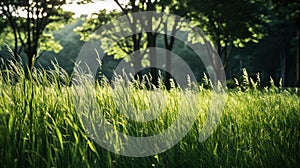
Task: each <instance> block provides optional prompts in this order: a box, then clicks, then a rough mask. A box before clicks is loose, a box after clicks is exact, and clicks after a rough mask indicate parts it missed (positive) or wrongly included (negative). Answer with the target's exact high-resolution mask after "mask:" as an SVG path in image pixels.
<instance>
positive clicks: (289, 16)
mask: <svg viewBox="0 0 300 168" xmlns="http://www.w3.org/2000/svg"><path fill="white" fill-rule="evenodd" d="M78 2H80V3H90V1H78ZM114 2H115V3H116V4H118V6H119V7H120V10H119V11H105V10H102V11H99V12H98V13H94V14H93V15H92V16H82V17H80V18H77V19H74V18H72V13H70V12H66V11H63V10H62V8H61V6H62V5H63V4H65V3H67V2H65V1H43V2H35V1H29V0H28V1H24V2H19V3H16V2H15V1H13V0H10V1H1V2H0V3H1V8H0V12H1V17H0V22H1V27H0V36H1V38H0V42H1V43H2V44H3V43H6V44H8V45H9V46H10V47H11V48H12V52H13V55H12V56H8V54H7V53H6V52H5V46H4V45H2V52H1V54H0V55H1V57H2V58H4V60H6V61H5V62H6V63H7V62H8V61H7V60H9V59H12V60H18V56H20V57H21V58H22V60H23V64H25V65H28V66H29V69H31V68H32V67H33V66H35V67H43V68H46V69H49V68H50V69H51V67H53V66H52V62H57V63H58V64H59V65H60V66H61V67H63V68H64V69H66V70H67V72H68V73H69V74H71V73H72V69H73V66H74V62H75V60H76V57H77V55H78V53H79V51H80V48H81V46H82V45H83V44H84V42H85V41H87V40H89V39H90V34H91V33H93V32H94V31H95V30H96V29H97V28H98V27H100V26H102V25H104V24H106V23H107V22H109V21H110V20H112V19H113V18H116V17H118V16H121V15H123V14H127V13H133V12H141V11H157V12H169V13H175V14H176V15H179V16H182V17H185V18H186V19H188V20H191V21H192V23H193V24H195V25H197V26H198V27H200V28H201V29H202V30H203V31H204V33H205V34H206V35H207V36H208V37H209V38H210V39H211V40H212V42H213V43H214V46H215V48H216V49H217V51H218V54H219V55H220V57H221V60H222V62H223V65H224V69H225V72H226V75H227V79H233V78H236V77H239V76H240V75H241V74H242V69H243V68H247V69H248V71H249V72H250V74H251V75H252V76H255V75H256V73H257V72H260V75H261V79H262V81H263V83H265V84H268V81H269V79H270V77H272V78H273V79H274V80H275V81H276V82H277V83H278V82H279V81H280V79H281V80H282V82H283V85H285V86H296V85H299V42H298V39H299V25H300V24H299V9H300V5H299V3H298V2H297V1H293V0H292V1H271V0H254V1H247V0H239V1H233V0H226V1H222V2H219V1H209V2H204V1H192V0H184V1H176V0H167V1H159V0H155V1H138V0H131V1H129V2H128V4H123V1H118V0H114ZM20 10H25V12H24V13H27V15H24V13H23V14H22V13H20V12H19V11H20ZM35 11H39V13H38V12H35ZM173 30H174V33H176V28H175V27H174V29H173ZM139 39H141V40H139ZM122 42H123V43H124V44H125V43H129V44H130V43H132V45H129V46H128V45H122V46H115V47H112V48H110V49H109V50H107V55H106V56H105V57H104V58H105V59H104V64H103V65H102V66H103V67H102V73H103V74H104V75H105V76H106V77H107V78H111V76H112V72H113V69H114V67H116V65H117V64H118V62H120V59H124V58H125V59H126V60H129V61H132V62H136V63H134V66H135V67H140V66H144V65H143V63H142V62H143V60H148V64H150V66H151V65H152V64H153V65H154V64H155V62H153V61H155V60H156V59H155V57H158V55H155V54H152V55H153V56H150V57H149V58H144V57H141V58H138V60H139V61H138V62H137V61H134V60H132V59H128V58H126V57H128V53H130V52H132V51H135V50H137V49H143V47H144V46H146V47H155V46H159V47H163V48H166V49H168V50H170V51H172V52H174V53H176V54H177V55H179V56H180V57H181V58H183V59H184V60H185V61H186V62H187V64H188V65H189V66H190V67H191V69H192V70H193V72H194V74H195V75H196V77H197V79H198V80H199V81H200V80H201V79H202V77H203V73H207V72H206V71H207V70H206V69H205V67H204V66H202V63H201V60H199V58H198V57H197V56H196V55H195V53H193V51H192V50H191V49H190V48H188V47H186V46H185V45H184V44H183V43H181V42H180V41H178V40H177V39H176V38H174V37H172V36H165V35H159V34H157V33H152V34H151V33H145V34H144V35H141V34H139V35H137V36H133V37H130V38H128V39H124V40H122ZM124 51H129V52H127V53H126V52H124ZM134 59H137V58H134ZM166 66H167V69H172V68H174V67H171V64H170V65H166Z"/></svg>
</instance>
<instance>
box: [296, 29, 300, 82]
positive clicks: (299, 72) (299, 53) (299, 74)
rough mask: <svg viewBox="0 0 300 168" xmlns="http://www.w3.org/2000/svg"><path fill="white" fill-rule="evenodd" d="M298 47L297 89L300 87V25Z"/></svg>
mask: <svg viewBox="0 0 300 168" xmlns="http://www.w3.org/2000/svg"><path fill="white" fill-rule="evenodd" d="M297 38H298V45H297V56H296V87H300V27H299V25H298V31H297Z"/></svg>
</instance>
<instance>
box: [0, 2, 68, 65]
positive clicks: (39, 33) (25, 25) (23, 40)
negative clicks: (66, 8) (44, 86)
mask: <svg viewBox="0 0 300 168" xmlns="http://www.w3.org/2000/svg"><path fill="white" fill-rule="evenodd" d="M63 4H66V1H65V0H22V1H19V0H1V1H0V6H1V7H0V13H1V14H2V15H3V16H4V19H5V20H6V22H7V23H8V25H9V27H10V28H11V29H12V32H13V36H14V47H13V48H14V49H13V52H14V56H15V57H17V55H19V54H20V53H21V52H22V51H24V52H25V53H26V55H27V57H28V67H29V69H31V68H32V66H33V64H34V59H35V58H36V57H37V56H38V51H39V48H40V46H41V43H43V44H44V45H45V44H47V42H48V41H49V39H50V40H51V39H52V40H53V38H52V36H51V34H49V33H47V32H49V31H50V30H51V29H53V28H54V27H51V26H50V23H57V22H59V21H68V20H70V19H71V18H72V15H73V14H72V13H70V12H63V10H62V9H61V6H62V5H63ZM53 44H54V43H53ZM53 46H54V47H56V48H53ZM47 47H50V48H51V47H52V49H53V50H55V49H56V50H57V47H59V45H52V46H51V45H50V46H47ZM58 50H59V49H58Z"/></svg>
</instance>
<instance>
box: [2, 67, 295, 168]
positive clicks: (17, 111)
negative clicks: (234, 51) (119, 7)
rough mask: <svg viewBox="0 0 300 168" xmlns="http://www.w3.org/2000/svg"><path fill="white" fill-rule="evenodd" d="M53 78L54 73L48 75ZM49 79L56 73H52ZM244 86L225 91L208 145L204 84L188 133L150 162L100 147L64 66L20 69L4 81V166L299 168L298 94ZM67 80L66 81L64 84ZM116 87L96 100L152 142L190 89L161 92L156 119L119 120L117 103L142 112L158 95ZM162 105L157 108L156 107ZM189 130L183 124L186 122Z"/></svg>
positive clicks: (119, 124) (122, 125) (102, 89)
mask: <svg viewBox="0 0 300 168" xmlns="http://www.w3.org/2000/svg"><path fill="white" fill-rule="evenodd" d="M47 74H48V75H47ZM49 74H50V75H49ZM244 75H245V76H244V79H245V80H244V82H242V83H240V84H237V87H236V88H235V89H229V90H226V94H227V97H226V102H225V106H224V111H223V115H222V118H221V120H220V123H219V125H218V126H217V128H216V129H215V131H214V133H213V134H212V135H211V136H210V137H209V138H208V139H207V140H206V141H204V142H199V141H198V136H199V134H200V131H201V128H202V126H203V122H204V121H205V119H206V116H207V111H208V109H209V105H210V103H211V101H214V100H211V94H212V89H205V88H206V87H204V85H203V84H202V85H199V86H197V87H199V92H197V93H193V94H196V96H198V97H199V101H197V102H191V105H192V106H194V107H196V108H195V109H196V110H198V111H199V115H197V119H196V122H195V123H194V124H193V126H192V128H191V130H190V131H189V132H188V134H187V135H186V136H185V137H184V138H183V139H182V140H181V141H180V142H179V143H178V144H176V145H175V146H174V147H172V148H171V149H169V150H167V151H165V152H163V153H160V154H157V155H154V156H147V157H127V156H122V155H117V154H114V153H112V152H110V151H107V150H106V149H104V148H102V147H101V146H100V145H98V144H97V143H95V142H94V141H93V140H92V139H91V138H90V137H89V136H88V135H87V133H86V131H85V128H84V127H83V126H82V125H81V121H80V118H79V117H78V115H77V113H76V110H75V105H74V100H73V99H74V97H73V96H72V95H73V94H72V87H73V86H69V85H68V83H70V82H71V79H70V77H68V76H67V75H66V74H65V73H64V72H63V71H61V70H60V69H59V68H57V69H56V70H53V71H51V72H48V73H46V72H43V71H37V70H33V72H32V73H29V74H27V75H25V73H24V71H22V70H21V69H20V68H14V70H13V71H12V70H10V71H3V73H2V74H1V77H0V165H1V167H4V168H5V167H9V168H11V167H299V166H300V99H299V95H300V92H299V89H293V90H292V89H288V88H282V87H280V86H279V87H276V86H275V84H274V82H271V85H270V86H266V87H259V83H251V82H249V81H248V77H247V76H246V74H244ZM246 79H247V80H246ZM62 81H63V82H62ZM120 87H121V88H122V89H120V90H117V89H115V88H112V87H111V86H110V85H109V84H101V85H98V84H97V85H96V88H97V93H96V95H97V101H98V103H99V106H100V107H101V109H102V111H101V112H102V113H103V114H104V116H105V117H106V118H107V119H108V120H109V122H110V124H112V125H114V127H115V128H116V129H117V130H119V131H121V132H123V133H125V134H131V135H135V136H149V135H154V134H155V133H157V132H160V131H163V130H164V129H166V128H168V127H169V126H170V125H171V124H172V122H173V121H174V120H175V119H176V116H177V113H178V109H180V108H179V106H182V104H180V103H178V99H179V98H180V97H181V96H184V95H187V94H190V93H189V92H188V91H187V90H183V89H179V88H174V89H172V90H170V91H167V90H165V89H159V90H158V92H157V95H156V97H157V99H160V98H162V97H167V98H168V99H167V101H166V103H167V106H166V107H165V108H164V111H163V113H162V114H161V115H160V116H159V117H158V118H156V119H155V120H153V121H148V122H134V121H131V120H129V119H127V118H126V117H124V116H122V115H121V114H120V111H119V110H118V109H117V108H116V104H117V103H121V104H122V103H123V104H126V102H122V101H124V100H123V99H119V100H117V101H116V99H113V96H114V95H118V94H120V95H122V94H124V93H125V92H124V90H125V91H126V93H127V94H129V95H128V98H129V99H130V101H132V102H134V105H135V107H136V108H137V109H138V110H137V112H138V111H139V109H144V108H149V107H150V105H151V103H153V102H150V101H149V94H151V91H148V90H145V89H140V88H136V87H125V86H122V85H121V86H120ZM118 101H119V102H118ZM154 103H155V102H154ZM183 124H184V123H183Z"/></svg>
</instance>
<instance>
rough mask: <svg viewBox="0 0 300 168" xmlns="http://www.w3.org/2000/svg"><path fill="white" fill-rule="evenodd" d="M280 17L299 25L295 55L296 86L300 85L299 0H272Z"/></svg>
mask: <svg viewBox="0 0 300 168" xmlns="http://www.w3.org/2000/svg"><path fill="white" fill-rule="evenodd" d="M272 2H273V5H274V8H273V9H274V10H273V11H274V12H275V13H276V15H277V17H278V19H284V20H290V21H293V22H294V23H295V24H296V26H297V35H296V37H297V40H298V43H297V55H296V57H295V64H296V66H295V69H296V73H295V86H297V87H300V3H299V1H298V0H290V1H285V0H272Z"/></svg>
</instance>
